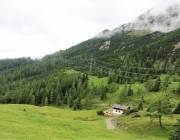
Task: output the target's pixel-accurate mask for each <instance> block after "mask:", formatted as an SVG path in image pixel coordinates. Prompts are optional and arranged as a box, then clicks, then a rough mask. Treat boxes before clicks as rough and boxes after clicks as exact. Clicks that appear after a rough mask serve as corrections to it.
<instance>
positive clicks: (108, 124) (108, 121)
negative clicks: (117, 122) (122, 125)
mask: <svg viewBox="0 0 180 140" xmlns="http://www.w3.org/2000/svg"><path fill="white" fill-rule="evenodd" d="M112 119H113V117H112V118H107V119H106V124H107V126H106V128H107V129H111V130H113V129H114V125H113V123H112V122H111V121H112Z"/></svg>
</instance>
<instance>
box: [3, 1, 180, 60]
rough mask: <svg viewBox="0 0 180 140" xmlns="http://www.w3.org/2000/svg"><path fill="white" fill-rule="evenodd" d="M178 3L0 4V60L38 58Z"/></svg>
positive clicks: (39, 2) (36, 2)
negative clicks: (154, 8)
mask: <svg viewBox="0 0 180 140" xmlns="http://www.w3.org/2000/svg"><path fill="white" fill-rule="evenodd" d="M172 1H173V2H174V1H176V2H178V1H179V0H0V59H2V58H17V57H29V56H30V57H31V58H41V57H43V56H44V55H46V54H51V53H54V52H56V51H59V50H65V49H66V48H70V47H72V46H74V45H76V44H78V43H80V42H82V41H85V40H88V39H90V38H92V37H94V36H96V35H97V34H98V33H99V32H101V31H103V30H105V29H110V30H113V29H114V28H116V27H118V26H120V25H122V24H124V23H128V22H131V21H133V20H134V19H136V18H137V17H138V16H139V15H141V14H142V13H144V12H146V11H147V10H149V9H151V8H152V7H155V6H161V5H163V4H164V5H165V4H166V5H167V4H169V3H170V2H172Z"/></svg>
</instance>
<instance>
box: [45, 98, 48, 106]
mask: <svg viewBox="0 0 180 140" xmlns="http://www.w3.org/2000/svg"><path fill="white" fill-rule="evenodd" d="M44 104H45V106H48V97H46V98H45V102H44Z"/></svg>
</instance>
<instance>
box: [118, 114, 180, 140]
mask: <svg viewBox="0 0 180 140" xmlns="http://www.w3.org/2000/svg"><path fill="white" fill-rule="evenodd" d="M138 114H139V115H140V116H141V117H138V118H132V117H133V116H134V114H130V115H122V116H120V117H119V118H118V119H117V120H116V123H117V124H118V128H119V129H120V132H125V133H129V134H134V135H135V136H136V137H141V138H142V137H143V139H149V140H157V139H162V140H167V139H168V138H169V134H170V133H171V132H172V131H173V130H174V129H175V127H174V126H173V125H174V124H176V123H177V120H176V119H177V118H178V117H179V115H171V116H163V117H162V123H163V125H164V126H165V129H164V130H162V129H161V128H160V127H159V122H158V118H154V120H153V121H152V122H151V121H150V117H148V116H145V114H147V113H146V112H143V111H140V112H138Z"/></svg>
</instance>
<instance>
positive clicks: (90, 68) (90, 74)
mask: <svg viewBox="0 0 180 140" xmlns="http://www.w3.org/2000/svg"><path fill="white" fill-rule="evenodd" d="M92 64H93V56H92V55H91V62H90V64H89V76H92Z"/></svg>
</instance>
